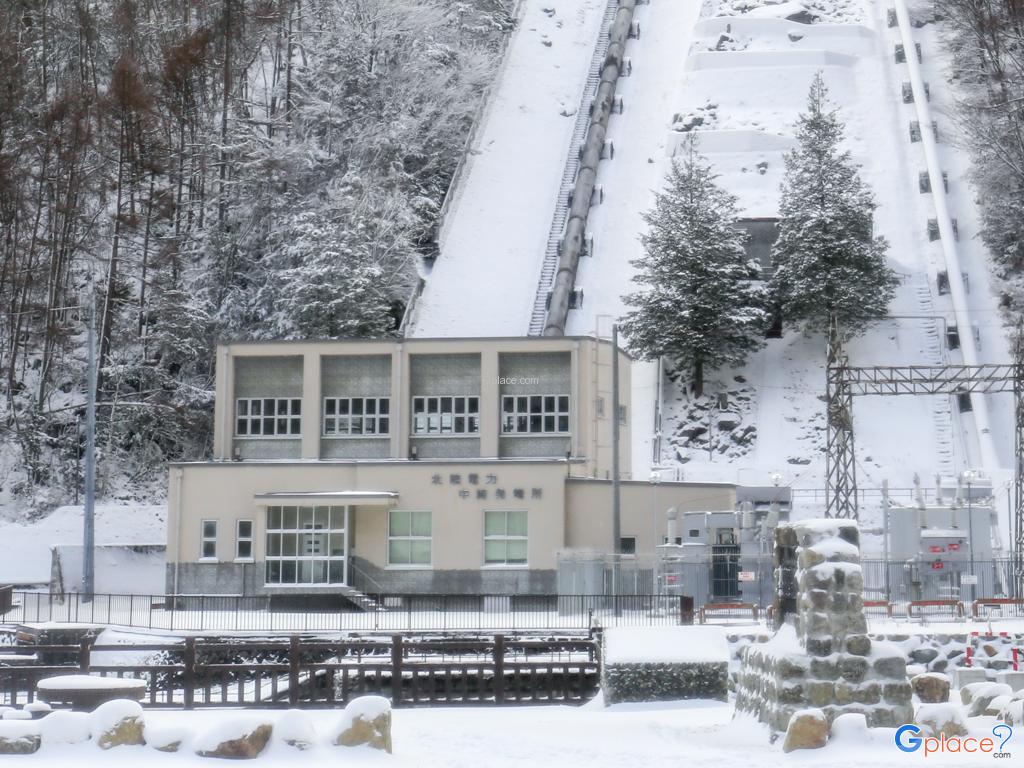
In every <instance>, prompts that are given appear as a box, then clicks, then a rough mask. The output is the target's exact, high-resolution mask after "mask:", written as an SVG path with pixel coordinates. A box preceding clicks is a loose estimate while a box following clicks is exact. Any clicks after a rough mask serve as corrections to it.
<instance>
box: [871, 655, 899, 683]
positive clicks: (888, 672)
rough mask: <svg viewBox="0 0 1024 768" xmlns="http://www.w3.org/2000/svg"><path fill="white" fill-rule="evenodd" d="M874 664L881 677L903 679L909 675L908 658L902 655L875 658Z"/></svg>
mask: <svg viewBox="0 0 1024 768" xmlns="http://www.w3.org/2000/svg"><path fill="white" fill-rule="evenodd" d="M873 666H874V668H875V673H876V674H877V675H880V676H881V677H889V678H893V677H895V678H899V679H903V678H905V677H906V676H907V660H906V659H905V658H903V657H902V656H882V657H880V658H878V659H875V662H874V665H873Z"/></svg>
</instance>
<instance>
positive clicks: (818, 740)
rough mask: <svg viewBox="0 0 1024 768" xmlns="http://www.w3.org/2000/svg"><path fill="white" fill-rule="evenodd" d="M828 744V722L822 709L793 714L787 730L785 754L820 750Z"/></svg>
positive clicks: (803, 710) (784, 743)
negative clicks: (805, 750) (795, 751)
mask: <svg viewBox="0 0 1024 768" xmlns="http://www.w3.org/2000/svg"><path fill="white" fill-rule="evenodd" d="M827 743H828V720H827V719H826V717H825V713H824V712H822V711H821V710H820V709H802V710H800V711H798V712H796V713H794V714H793V716H792V717H791V718H790V720H789V723H788V726H787V728H786V740H785V742H783V745H782V751H783V752H793V751H794V750H797V749H820V748H821V747H824V746H825V744H827Z"/></svg>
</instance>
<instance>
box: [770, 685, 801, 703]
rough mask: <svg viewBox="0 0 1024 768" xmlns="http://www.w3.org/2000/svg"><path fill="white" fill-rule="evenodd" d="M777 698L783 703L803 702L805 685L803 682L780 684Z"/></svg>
mask: <svg viewBox="0 0 1024 768" xmlns="http://www.w3.org/2000/svg"><path fill="white" fill-rule="evenodd" d="M775 698H776V699H778V701H779V703H781V704H803V703H804V686H803V684H802V683H796V684H795V685H782V686H779V689H778V694H777V695H776V697H775Z"/></svg>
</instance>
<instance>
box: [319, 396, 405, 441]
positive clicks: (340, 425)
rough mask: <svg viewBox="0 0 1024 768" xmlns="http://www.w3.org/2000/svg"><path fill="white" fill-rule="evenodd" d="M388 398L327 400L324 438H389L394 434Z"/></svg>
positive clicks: (332, 398) (325, 401) (339, 398)
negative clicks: (364, 436)
mask: <svg viewBox="0 0 1024 768" xmlns="http://www.w3.org/2000/svg"><path fill="white" fill-rule="evenodd" d="M390 413H391V399H390V398H388V397H327V398H324V424H323V428H324V432H323V433H324V436H325V437H351V436H352V435H356V436H363V435H372V436H377V435H387V434H388V432H390V431H391V415H390Z"/></svg>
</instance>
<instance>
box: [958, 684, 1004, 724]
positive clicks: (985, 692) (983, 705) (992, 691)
mask: <svg viewBox="0 0 1024 768" xmlns="http://www.w3.org/2000/svg"><path fill="white" fill-rule="evenodd" d="M969 687H972V688H973V686H969ZM1012 695H1013V689H1012V688H1010V686H1008V685H1005V684H1003V683H982V684H980V685H979V686H978V687H977V688H974V690H973V691H972V697H971V702H970V704H971V706H970V707H969V708H968V709H967V716H968V717H977V716H978V715H983V714H985V710H986V709H988V706H989V704H991V703H992V701H993V700H994V699H997V698H999V697H1000V696H1012Z"/></svg>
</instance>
